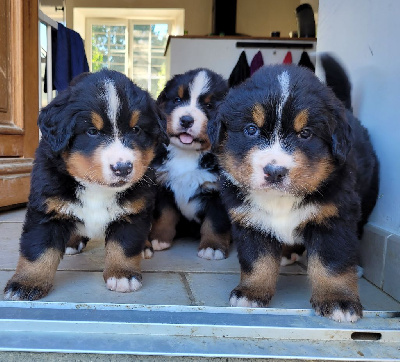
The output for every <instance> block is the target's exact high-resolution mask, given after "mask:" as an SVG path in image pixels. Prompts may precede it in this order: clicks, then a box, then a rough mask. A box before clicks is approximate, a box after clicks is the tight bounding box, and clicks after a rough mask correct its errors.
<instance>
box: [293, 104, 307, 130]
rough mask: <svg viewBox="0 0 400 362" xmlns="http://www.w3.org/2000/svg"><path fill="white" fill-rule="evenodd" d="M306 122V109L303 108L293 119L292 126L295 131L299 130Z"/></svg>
mask: <svg viewBox="0 0 400 362" xmlns="http://www.w3.org/2000/svg"><path fill="white" fill-rule="evenodd" d="M307 122H308V110H307V109H303V110H302V111H301V112H300V113H299V114H298V115H297V116H296V118H295V119H294V123H293V128H294V130H295V131H296V132H300V131H301V130H302V129H303V128H304V127H305V126H307Z"/></svg>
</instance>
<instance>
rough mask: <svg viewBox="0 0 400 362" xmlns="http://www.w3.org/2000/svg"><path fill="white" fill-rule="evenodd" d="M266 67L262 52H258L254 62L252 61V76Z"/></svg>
mask: <svg viewBox="0 0 400 362" xmlns="http://www.w3.org/2000/svg"><path fill="white" fill-rule="evenodd" d="M263 65H264V59H263V56H262V54H261V51H258V52H257V53H256V55H255V56H254V58H253V60H252V61H251V64H250V75H253V73H254V72H255V71H256V70H258V69H259V68H261V67H262V66H263Z"/></svg>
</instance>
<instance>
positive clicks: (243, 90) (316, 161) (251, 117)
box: [218, 65, 350, 195]
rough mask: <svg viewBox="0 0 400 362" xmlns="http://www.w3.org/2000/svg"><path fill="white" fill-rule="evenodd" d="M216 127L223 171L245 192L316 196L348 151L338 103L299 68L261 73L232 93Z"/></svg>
mask: <svg viewBox="0 0 400 362" xmlns="http://www.w3.org/2000/svg"><path fill="white" fill-rule="evenodd" d="M218 122H221V123H222V132H224V135H223V137H222V138H223V141H222V149H221V157H220V158H221V163H222V167H223V168H224V169H225V171H226V172H227V173H228V175H230V177H231V179H232V181H233V182H235V183H237V184H239V185H241V186H243V187H246V188H249V189H275V190H277V191H280V192H285V193H291V194H294V195H304V194H308V193H312V192H315V191H316V190H317V189H318V188H319V187H320V185H321V184H323V183H324V181H325V180H326V179H327V178H328V177H329V175H330V174H331V173H332V172H333V171H334V169H335V168H336V167H339V166H340V165H342V164H343V163H344V162H345V160H346V157H347V154H348V152H349V150H350V127H349V125H348V124H347V120H346V118H345V110H344V108H343V106H342V104H341V102H339V100H338V99H337V98H336V97H335V96H334V94H333V92H332V91H331V90H330V89H329V88H328V87H326V86H325V85H323V84H322V83H321V82H320V81H319V79H318V78H317V77H316V76H315V75H314V74H313V73H312V72H311V71H309V70H308V69H305V68H302V67H297V66H284V65H277V66H269V67H265V68H263V69H261V70H259V71H258V72H257V73H255V74H254V75H253V77H252V78H250V79H249V80H247V81H246V82H244V83H243V84H242V85H240V86H238V87H237V88H234V89H231V91H230V92H229V94H228V95H227V97H226V99H225V102H224V103H223V105H221V107H220V109H219V116H218Z"/></svg>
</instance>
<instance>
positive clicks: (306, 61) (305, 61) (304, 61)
mask: <svg viewBox="0 0 400 362" xmlns="http://www.w3.org/2000/svg"><path fill="white" fill-rule="evenodd" d="M298 65H300V66H301V67H306V68H309V69H311V70H312V71H313V72H315V66H314V64H313V63H312V62H311V59H310V57H309V56H308V53H307V52H305V51H304V52H303V53H301V57H300V61H299V64H298Z"/></svg>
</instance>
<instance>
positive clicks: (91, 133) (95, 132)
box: [86, 127, 100, 137]
mask: <svg viewBox="0 0 400 362" xmlns="http://www.w3.org/2000/svg"><path fill="white" fill-rule="evenodd" d="M99 133H100V132H99V130H98V129H97V128H94V127H90V128H89V129H88V130H87V131H86V134H87V135H88V136H90V137H96V136H97V135H98V134H99Z"/></svg>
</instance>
